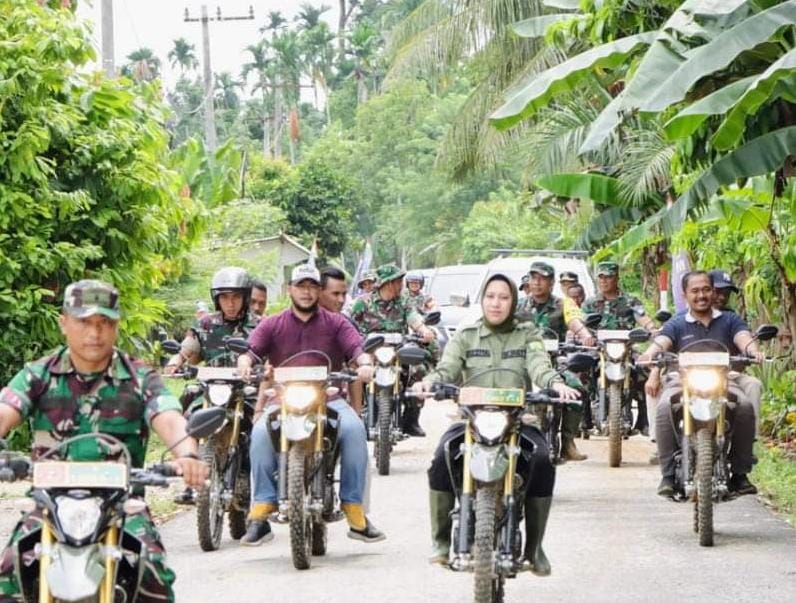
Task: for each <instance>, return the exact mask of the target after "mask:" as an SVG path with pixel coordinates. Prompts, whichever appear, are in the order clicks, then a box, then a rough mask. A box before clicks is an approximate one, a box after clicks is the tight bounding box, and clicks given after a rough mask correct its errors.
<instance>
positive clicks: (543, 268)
mask: <svg viewBox="0 0 796 603" xmlns="http://www.w3.org/2000/svg"><path fill="white" fill-rule="evenodd" d="M534 272H536V273H537V274H541V275H542V276H545V277H547V278H553V277H554V276H555V275H556V269H555V268H553V267H552V266H551V265H550V264H548V263H547V262H534V263H533V264H531V268H530V270H528V274H532V273H534Z"/></svg>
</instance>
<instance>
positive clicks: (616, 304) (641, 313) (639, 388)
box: [581, 262, 655, 432]
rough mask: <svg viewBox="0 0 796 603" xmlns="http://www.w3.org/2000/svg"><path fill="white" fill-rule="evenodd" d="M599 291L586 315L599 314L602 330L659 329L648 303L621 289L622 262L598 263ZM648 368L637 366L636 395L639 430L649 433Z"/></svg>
mask: <svg viewBox="0 0 796 603" xmlns="http://www.w3.org/2000/svg"><path fill="white" fill-rule="evenodd" d="M597 287H598V293H597V295H595V296H594V297H590V298H588V299H587V300H586V301H585V302H583V306H581V310H582V311H583V315H584V316H587V315H589V314H599V315H601V316H602V320H601V321H600V328H601V329H620V330H625V329H633V328H635V327H636V325H637V324H638V325H640V326H642V327H643V328H645V329H647V330H648V331H652V330H653V329H654V328H655V323H654V322H653V321H652V319H651V318H650V317H649V316H647V314H646V311H645V310H644V305H643V304H642V303H641V302H640V301H639V300H638V299H637V298H635V297H633V296H632V295H627V294H625V293H623V292H622V291H621V290H620V289H619V264H617V263H616V262H599V263H598V264H597ZM642 373H645V371H641V370H638V369H637V368H636V367H635V366H634V367H633V374H632V389H633V392H632V395H633V397H634V398H635V399H636V400H637V401H638V416H637V418H636V425H635V427H634V428H633V429H634V430H636V431H641V432H647V430H648V425H649V422H648V420H647V404H646V401H645V397H644V382H645V381H646V374H642Z"/></svg>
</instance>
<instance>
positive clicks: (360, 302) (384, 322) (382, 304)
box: [351, 290, 423, 335]
mask: <svg viewBox="0 0 796 603" xmlns="http://www.w3.org/2000/svg"><path fill="white" fill-rule="evenodd" d="M351 320H353V321H354V324H355V325H356V327H357V329H358V330H359V332H360V333H362V334H363V335H367V334H368V333H407V332H408V331H409V325H411V324H417V323H420V322H422V320H423V317H422V316H421V315H420V313H419V312H418V311H417V310H416V309H415V307H414V306H412V305H410V304H408V303H407V302H406V300H405V299H404V298H403V297H402V296H401V297H397V298H395V299H391V300H390V301H386V300H383V299H382V298H381V295H379V291H378V290H375V291H372V292H371V293H368V294H366V295H363V296H362V297H360V298H359V299H357V300H356V301H355V302H354V305H353V306H351Z"/></svg>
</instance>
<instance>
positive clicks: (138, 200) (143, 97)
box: [0, 0, 201, 380]
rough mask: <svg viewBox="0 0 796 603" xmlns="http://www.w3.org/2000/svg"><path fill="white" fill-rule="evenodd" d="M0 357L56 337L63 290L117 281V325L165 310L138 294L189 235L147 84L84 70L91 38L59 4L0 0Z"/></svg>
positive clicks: (6, 369)
mask: <svg viewBox="0 0 796 603" xmlns="http://www.w3.org/2000/svg"><path fill="white" fill-rule="evenodd" d="M0 13H2V14H3V19H2V20H0V56H2V59H1V60H0V82H1V84H0V110H1V111H2V114H1V115H0V117H1V119H0V145H1V146H2V147H3V148H4V152H3V154H2V156H0V265H2V269H1V270H0V321H2V323H3V325H4V328H3V330H2V333H1V334H0V366H2V367H3V369H2V377H3V379H4V380H5V379H7V378H8V377H9V376H10V375H11V374H13V372H15V371H16V370H18V368H19V367H20V365H21V364H22V362H23V361H24V360H28V359H31V358H33V357H36V356H39V355H41V354H42V353H43V352H44V351H46V350H48V349H50V348H52V347H53V346H54V345H55V344H56V343H57V342H58V341H59V339H60V333H59V330H58V327H57V323H56V318H57V315H58V312H59V306H58V303H59V301H60V296H61V294H62V291H63V288H64V287H65V286H66V285H67V284H68V283H69V282H70V281H73V280H76V279H79V278H83V277H87V276H92V277H97V278H102V279H105V280H108V281H110V282H112V283H114V284H115V285H116V286H117V287H118V288H119V289H120V291H121V296H122V308H123V312H124V319H123V333H124V334H125V336H126V337H127V338H128V340H129V339H134V338H143V337H145V336H146V334H147V331H148V328H149V325H150V324H151V323H152V321H153V320H155V319H156V318H158V317H160V316H161V315H162V314H163V311H164V308H163V306H162V304H160V303H157V302H155V301H153V300H152V299H151V298H150V297H149V295H150V293H151V291H153V290H154V289H155V288H157V287H158V286H159V285H160V284H161V283H162V282H163V280H164V279H165V277H166V275H167V273H168V271H170V270H173V269H174V266H173V263H174V261H175V260H177V261H178V260H179V258H180V257H181V256H182V255H183V254H184V253H185V251H186V249H187V248H188V247H189V246H190V244H191V243H192V242H193V241H194V240H195V237H196V235H197V232H198V229H197V228H194V226H196V224H197V216H198V215H199V214H200V213H201V210H200V206H199V205H198V204H197V203H196V202H195V201H194V200H193V199H191V198H190V197H189V196H183V197H181V196H180V195H179V192H180V185H181V181H180V178H179V176H178V175H177V173H176V172H173V171H171V170H170V169H168V168H167V167H166V158H167V153H168V146H167V136H166V132H165V131H164V129H163V128H162V126H161V125H160V124H162V123H164V122H165V117H166V113H165V109H164V107H163V106H162V104H161V102H160V100H159V96H160V94H159V90H158V89H157V86H155V85H141V86H132V85H131V84H130V82H128V81H127V80H113V81H107V80H103V79H101V78H100V77H94V76H86V75H83V74H82V73H83V72H84V69H83V65H85V64H86V63H87V61H89V60H91V59H93V58H94V53H93V50H92V46H91V42H90V39H89V38H88V36H87V34H86V32H85V31H84V30H83V29H82V28H80V27H79V26H78V25H77V24H76V22H75V20H74V17H73V15H72V13H71V12H70V11H68V10H60V9H53V8H48V7H41V6H38V5H37V4H36V3H20V2H14V1H11V0H2V1H0Z"/></svg>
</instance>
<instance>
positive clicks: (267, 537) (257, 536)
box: [240, 502, 277, 546]
mask: <svg viewBox="0 0 796 603" xmlns="http://www.w3.org/2000/svg"><path fill="white" fill-rule="evenodd" d="M276 510H277V506H276V503H272V502H258V503H254V504H253V505H252V506H251V509H249V521H248V525H247V526H246V533H245V534H244V535H243V538H241V539H240V543H241V545H242V546H259V545H261V544H262V543H263V542H270V541H271V540H273V539H274V534H273V532H271V524H270V523H268V517H269V516H270V515H271V513H275V512H276Z"/></svg>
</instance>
